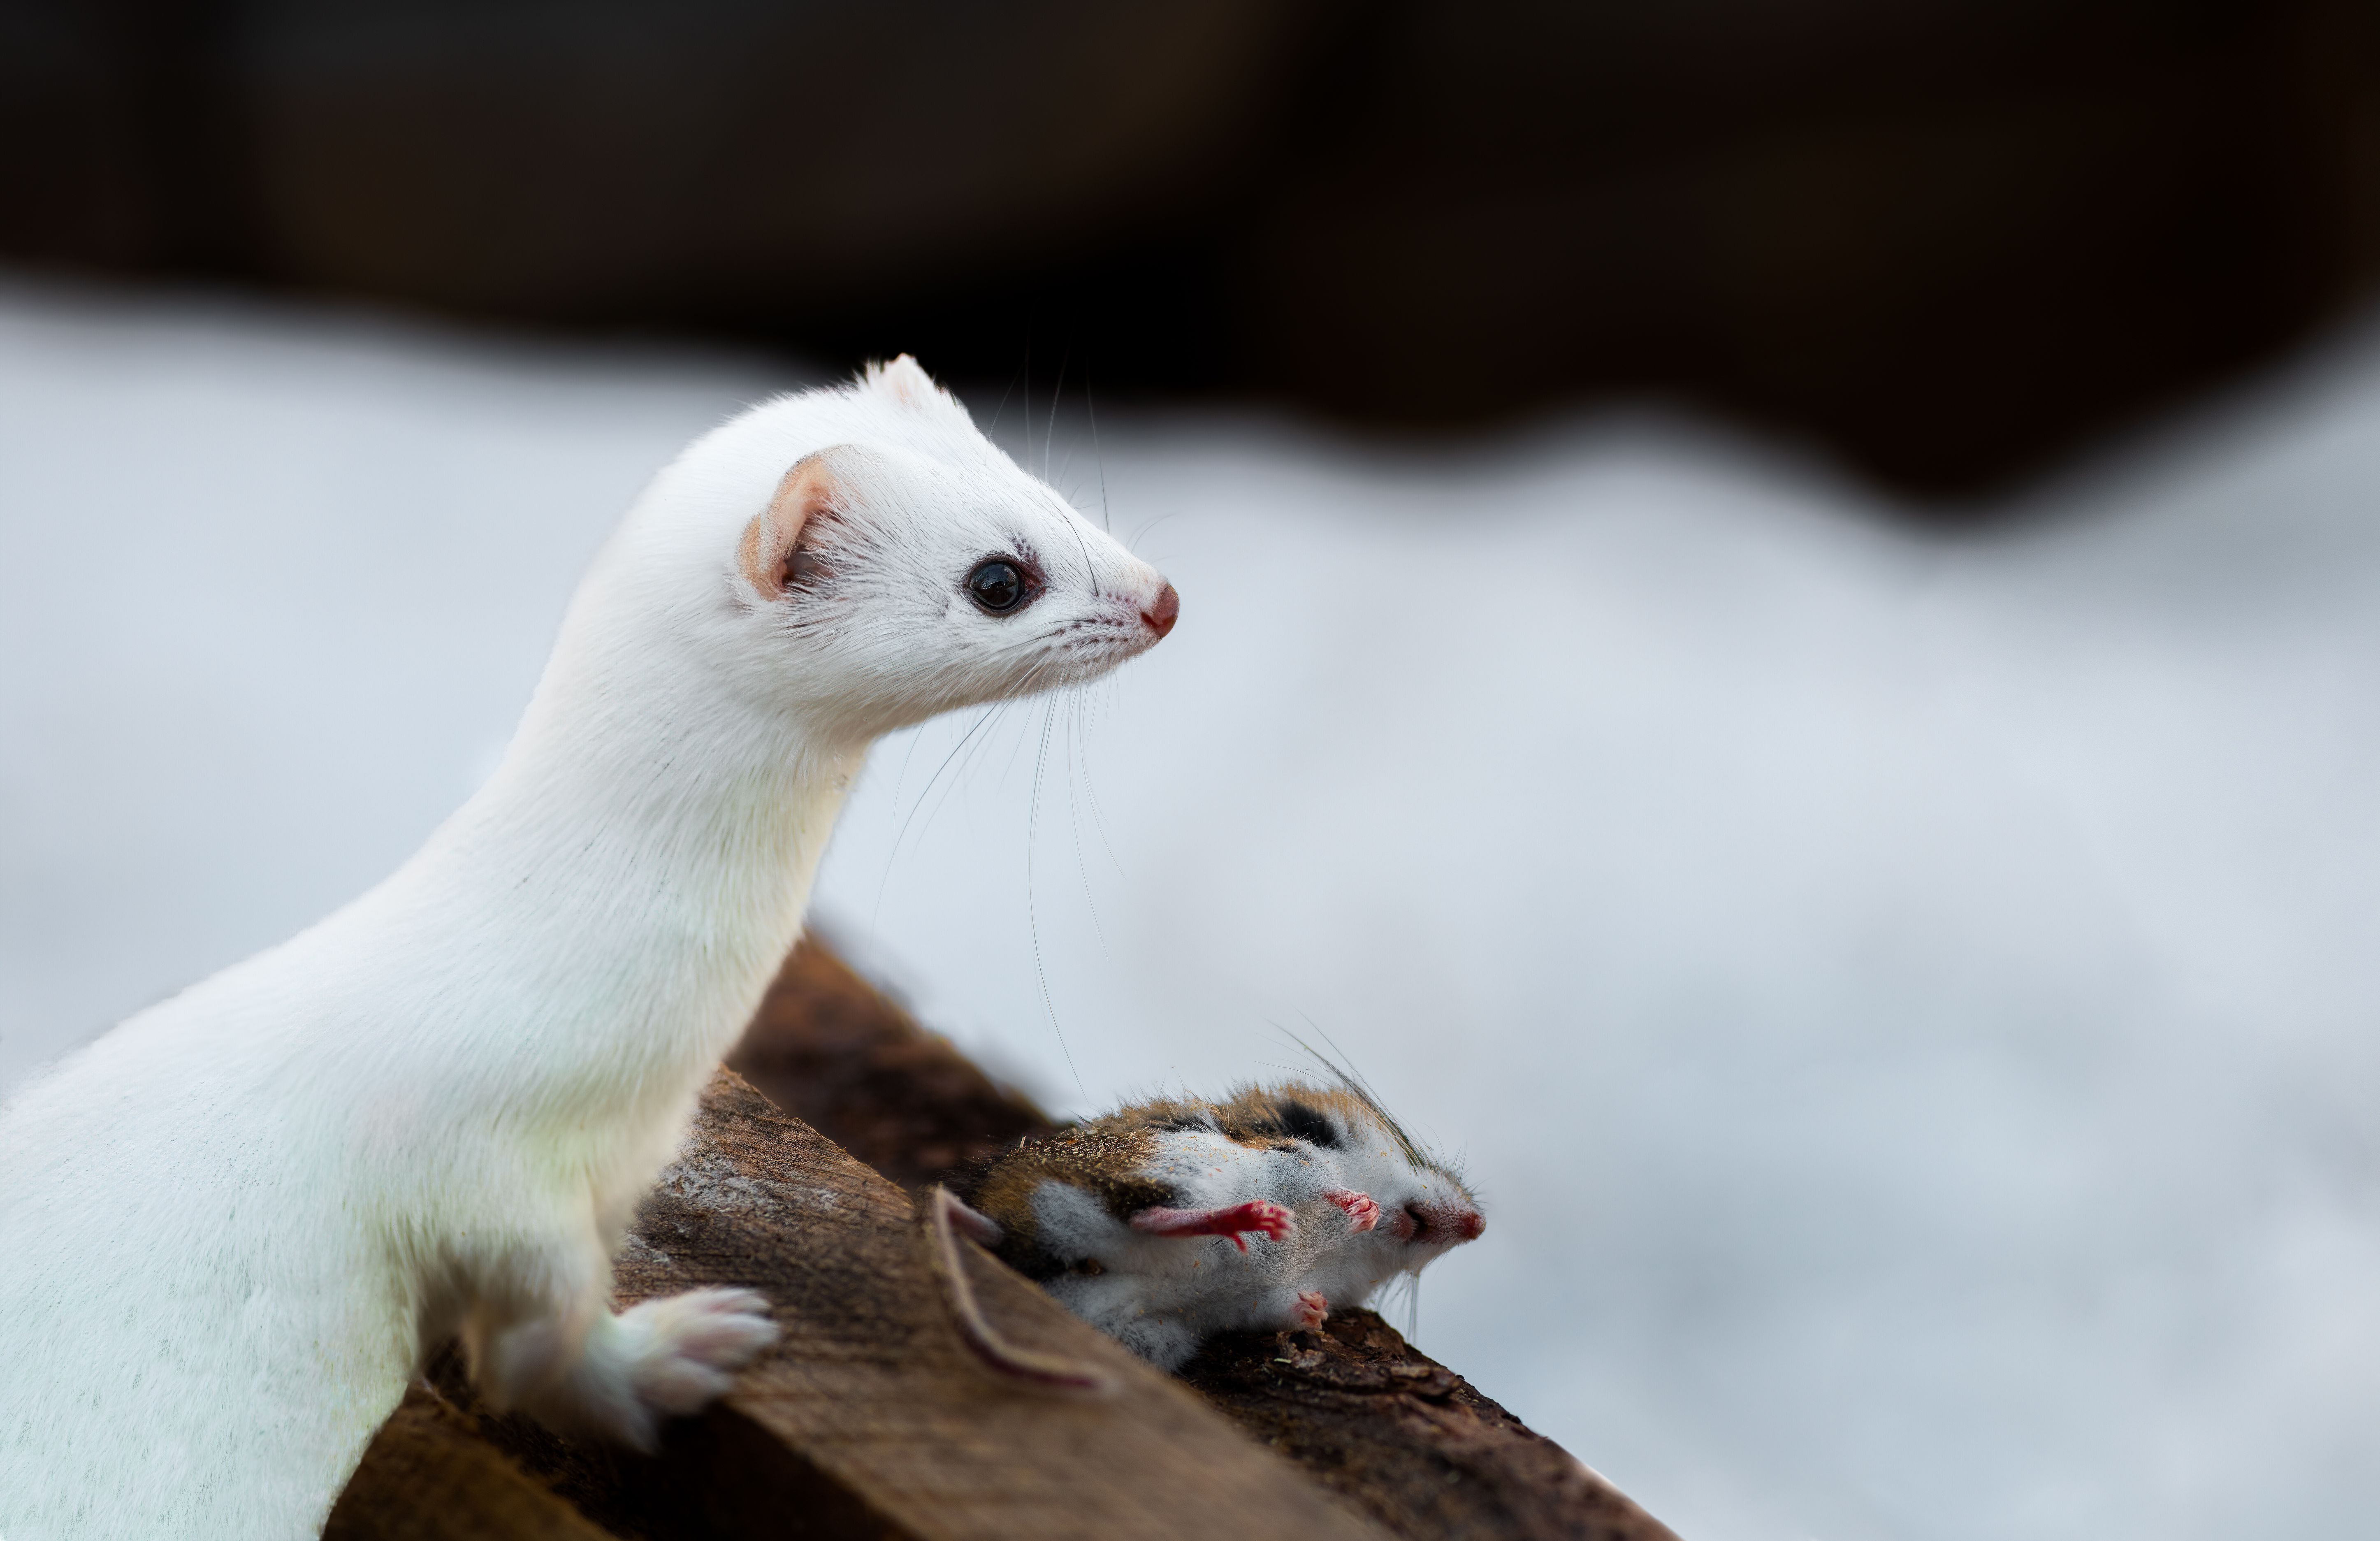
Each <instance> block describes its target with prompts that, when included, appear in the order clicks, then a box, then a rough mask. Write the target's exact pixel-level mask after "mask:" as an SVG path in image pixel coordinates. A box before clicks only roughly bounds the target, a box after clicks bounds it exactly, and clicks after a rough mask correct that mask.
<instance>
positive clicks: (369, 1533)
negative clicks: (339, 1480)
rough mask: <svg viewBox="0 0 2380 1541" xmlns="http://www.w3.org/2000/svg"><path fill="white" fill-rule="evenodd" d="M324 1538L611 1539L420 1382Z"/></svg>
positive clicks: (388, 1426)
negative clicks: (508, 1457) (420, 1384)
mask: <svg viewBox="0 0 2380 1541" xmlns="http://www.w3.org/2000/svg"><path fill="white" fill-rule="evenodd" d="M322 1541H614V1538H613V1535H612V1533H611V1532H609V1531H606V1530H603V1529H601V1527H599V1526H597V1525H594V1524H592V1523H589V1522H588V1521H587V1519H586V1518H585V1517H583V1516H582V1515H581V1514H580V1513H579V1512H578V1511H577V1510H576V1509H574V1508H573V1507H571V1505H570V1504H569V1503H568V1502H566V1501H565V1500H564V1499H561V1498H559V1497H557V1496H556V1495H555V1494H554V1492H553V1489H552V1488H550V1487H548V1486H546V1485H545V1484H544V1483H542V1482H540V1481H539V1480H537V1479H536V1478H534V1477H532V1476H530V1475H529V1474H528V1473H527V1472H525V1471H523V1470H522V1468H521V1467H520V1466H519V1465H518V1464H516V1462H513V1461H511V1460H509V1459H507V1458H506V1457H505V1456H504V1453H503V1452H502V1451H500V1450H497V1449H496V1448H495V1447H494V1446H492V1445H491V1444H489V1443H488V1442H487V1441H486V1440H485V1439H483V1438H480V1430H479V1425H478V1420H476V1419H474V1418H473V1417H471V1416H470V1415H469V1414H466V1413H464V1412H462V1411H461V1410H460V1409H458V1408H456V1407H455V1406H454V1405H452V1404H451V1403H449V1402H448V1401H445V1400H444V1399H443V1398H442V1397H440V1396H438V1395H437V1394H436V1393H435V1392H433V1391H431V1389H429V1388H427V1387H423V1386H417V1387H415V1388H414V1389H412V1390H411V1391H409V1392H407V1394H406V1398H405V1401H404V1403H403V1405H401V1406H400V1407H398V1408H397V1410H396V1413H395V1415H394V1416H393V1417H391V1418H390V1419H389V1421H388V1422H387V1424H386V1425H384V1426H383V1427H382V1429H381V1431H380V1433H379V1435H378V1436H377V1437H375V1438H374V1439H373V1441H372V1446H371V1450H370V1454H369V1455H367V1456H366V1458H365V1460H364V1463H363V1464H362V1466H360V1467H358V1469H357V1472H356V1474H355V1477H354V1480H352V1481H350V1482H349V1483H348V1484H347V1489H346V1492H345V1493H343V1494H341V1495H340V1498H339V1501H338V1503H337V1505H336V1506H335V1507H334V1508H333V1509H332V1511H331V1518H330V1521H329V1523H327V1524H325V1525H324V1526H323V1528H322Z"/></svg>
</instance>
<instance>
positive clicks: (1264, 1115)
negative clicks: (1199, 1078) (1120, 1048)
mask: <svg viewBox="0 0 2380 1541" xmlns="http://www.w3.org/2000/svg"><path fill="white" fill-rule="evenodd" d="M962 1196H963V1197H964V1198H965V1203H966V1214H965V1216H964V1217H962V1224H961V1227H960V1228H961V1229H965V1230H967V1231H969V1232H972V1233H973V1234H974V1236H975V1237H976V1239H977V1240H978V1241H980V1242H982V1243H984V1244H986V1245H988V1246H990V1247H991V1248H992V1249H993V1250H994V1251H995V1252H997V1253H998V1254H999V1255H1000V1256H1001V1257H1002V1259H1004V1260H1005V1261H1007V1262H1008V1263H1009V1264H1010V1265H1012V1266H1013V1267H1014V1268H1017V1269H1018V1270H1019V1271H1021V1272H1023V1273H1024V1274H1025V1275H1026V1277H1028V1278H1031V1279H1034V1280H1038V1281H1039V1282H1040V1284H1041V1285H1042V1287H1043V1288H1044V1289H1046V1290H1048V1291H1049V1292H1050V1293H1051V1294H1052V1295H1054V1296H1056V1297H1057V1299H1058V1300H1059V1302H1060V1303H1061V1304H1064V1305H1065V1306H1066V1307H1067V1309H1069V1310H1071V1311H1073V1312H1074V1313H1075V1315H1076V1316H1078V1317H1082V1318H1083V1319H1084V1320H1086V1321H1087V1322H1089V1323H1090V1324H1091V1325H1092V1326H1094V1327H1097V1328H1099V1329H1101V1330H1103V1331H1105V1332H1107V1333H1109V1334H1110V1335H1111V1336H1113V1337H1114V1338H1116V1339H1118V1340H1119V1341H1122V1342H1123V1344H1124V1346H1125V1347H1127V1348H1129V1349H1131V1350H1132V1351H1133V1352H1134V1353H1137V1354H1139V1355H1140V1356H1141V1357H1142V1358H1144V1359H1147V1360H1148V1361H1149V1362H1150V1363H1152V1364H1154V1365H1157V1366H1158V1367H1159V1368H1160V1369H1169V1370H1170V1369H1173V1368H1176V1367H1177V1366H1179V1365H1181V1364H1182V1363H1183V1361H1184V1360H1186V1359H1188V1358H1189V1357H1190V1356H1191V1355H1192V1354H1193V1353H1196V1352H1197V1348H1198V1345H1199V1344H1200V1343H1201V1342H1203V1341H1206V1339H1207V1338H1208V1337H1209V1336H1211V1335H1213V1334H1215V1333H1218V1332H1227V1331H1235V1330H1261V1331H1271V1330H1276V1329H1285V1328H1301V1327H1305V1328H1310V1327H1318V1326H1319V1325H1321V1323H1322V1321H1323V1320H1324V1318H1325V1317H1328V1316H1329V1314H1330V1311H1331V1309H1332V1308H1333V1307H1334V1306H1353V1305H1360V1304H1364V1303H1365V1302H1366V1300H1368V1299H1370V1298H1371V1296H1372V1294H1373V1293H1374V1292H1376V1291H1378V1289H1379V1288H1380V1286H1382V1285H1383V1284H1386V1283H1388V1282H1389V1281H1390V1280H1392V1279H1394V1278H1396V1277H1397V1276H1398V1275H1400V1274H1410V1273H1417V1272H1419V1271H1420V1270H1421V1268H1423V1267H1424V1266H1425V1265H1427V1264H1428V1263H1429V1262H1430V1261H1431V1260H1432V1259H1434V1258H1436V1257H1438V1256H1439V1255H1441V1254H1442V1253H1444V1252H1445V1251H1446V1250H1447V1249H1448V1248H1449V1247H1452V1246H1456V1245H1459V1244H1462V1243H1463V1242H1468V1241H1471V1240H1474V1239H1475V1238H1476V1237H1477V1236H1478V1235H1479V1234H1480V1232H1482V1231H1483V1230H1484V1229H1485V1228H1486V1224H1487V1222H1486V1220H1485V1219H1484V1218H1483V1217H1482V1215H1481V1213H1480V1207H1479V1204H1478V1202H1477V1200H1475V1198H1474V1197H1473V1196H1472V1195H1471V1193H1470V1191H1469V1190H1468V1189H1466V1188H1465V1187H1464V1186H1463V1183H1462V1181H1461V1180H1460V1179H1459V1178H1458V1177H1457V1176H1456V1175H1455V1174H1454V1173H1453V1172H1452V1171H1450V1170H1449V1169H1448V1168H1447V1167H1446V1166H1445V1165H1444V1164H1443V1163H1442V1162H1439V1161H1438V1160H1436V1159H1432V1158H1431V1157H1429V1156H1428V1155H1427V1154H1426V1153H1425V1152H1423V1151H1422V1150H1421V1148H1420V1147H1417V1146H1416V1145H1415V1144H1414V1142H1413V1141H1412V1140H1410V1139H1408V1138H1407V1137H1406V1136H1405V1135H1404V1133H1403V1130H1401V1129H1400V1128H1399V1127H1398V1126H1397V1123H1396V1122H1395V1120H1393V1119H1391V1118H1390V1117H1389V1116H1388V1115H1387V1114H1386V1113H1385V1112H1383V1111H1382V1110H1380V1108H1379V1106H1378V1103H1376V1102H1375V1101H1373V1100H1372V1098H1370V1097H1368V1096H1367V1095H1366V1094H1365V1093H1364V1092H1363V1091H1362V1090H1360V1089H1359V1088H1358V1087H1356V1086H1308V1085H1303V1084H1298V1083H1290V1084H1287V1085H1283V1086H1270V1087H1251V1088H1248V1089H1246V1090H1244V1091H1242V1092H1240V1093H1239V1094H1238V1095H1236V1096H1234V1097H1231V1098H1226V1099H1224V1100H1222V1101H1218V1102H1208V1101H1200V1100H1195V1099H1160V1100H1157V1101H1152V1102H1143V1103H1137V1104H1135V1105H1132V1106H1129V1107H1125V1108H1122V1109H1119V1110H1116V1111H1115V1112H1113V1113H1111V1114H1109V1115H1107V1116H1106V1117H1104V1118H1099V1119H1094V1120H1092V1121H1090V1122H1087V1123H1084V1124H1080V1125H1077V1126H1076V1127H1075V1128H1073V1129H1069V1130H1066V1131H1063V1132H1062V1133H1060V1134H1057V1135H1050V1136H1047V1137H1045V1138H1041V1139H1034V1140H1027V1141H1026V1142H1024V1143H1022V1144H1021V1145H1019V1146H1018V1147H1016V1148H1015V1149H1014V1150H1012V1151H1009V1152H1008V1153H1006V1154H1005V1155H1002V1156H1001V1157H999V1158H997V1159H994V1160H993V1161H991V1162H990V1163H988V1164H987V1165H986V1167H985V1168H984V1170H983V1171H981V1172H980V1173H978V1174H977V1176H976V1178H975V1180H974V1181H973V1182H971V1183H966V1184H965V1186H964V1193H963V1195H962ZM978 1336H980V1335H978ZM970 1341H971V1342H973V1341H975V1340H974V1339H970ZM977 1352H978V1353H984V1354H985V1356H986V1357H987V1358H988V1359H990V1360H992V1361H994V1363H993V1367H994V1368H995V1369H998V1368H1000V1367H1001V1366H1000V1365H999V1364H998V1363H997V1360H998V1358H999V1355H1000V1354H1001V1353H1002V1352H1003V1351H1002V1349H1001V1348H1000V1346H999V1344H998V1341H997V1340H996V1338H995V1339H993V1340H991V1346H990V1348H989V1350H987V1349H985V1348H981V1347H978V1349H977ZM1032 1369H1033V1367H1032V1366H1031V1365H1026V1366H1025V1370H1026V1375H1027V1376H1028V1377H1029V1375H1030V1374H1031V1373H1032Z"/></svg>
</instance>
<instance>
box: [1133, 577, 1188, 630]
mask: <svg viewBox="0 0 2380 1541" xmlns="http://www.w3.org/2000/svg"><path fill="white" fill-rule="evenodd" d="M1181 613H1182V596H1181V595H1179V594H1177V593H1175V592H1174V591H1173V585H1172V584H1170V583H1169V584H1167V585H1166V586H1165V587H1164V588H1160V589H1159V590H1158V591H1157V599H1156V601H1155V602H1153V603H1151V604H1150V605H1149V607H1148V608H1147V610H1144V611H1142V612H1141V613H1140V618H1141V620H1142V621H1143V622H1145V623H1146V624H1147V626H1148V629H1149V630H1151V631H1153V632H1155V633H1156V634H1157V635H1158V636H1159V637H1164V635H1165V634H1166V633H1167V632H1169V631H1172V629H1173V618H1174V617H1175V616H1177V615H1179V614H1181Z"/></svg>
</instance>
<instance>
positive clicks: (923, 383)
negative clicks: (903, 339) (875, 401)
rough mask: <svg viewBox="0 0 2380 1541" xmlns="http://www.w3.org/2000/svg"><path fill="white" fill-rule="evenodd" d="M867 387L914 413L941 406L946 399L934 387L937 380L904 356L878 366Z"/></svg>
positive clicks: (913, 360) (936, 386) (915, 361)
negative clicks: (874, 389)
mask: <svg viewBox="0 0 2380 1541" xmlns="http://www.w3.org/2000/svg"><path fill="white" fill-rule="evenodd" d="M868 383H869V384H871V385H873V386H875V387H876V389H877V390H879V391H880V392H882V393H883V394H885V395H887V396H890V397H891V398H892V400H893V401H895V402H897V403H899V404H900V405H901V406H905V407H908V408H909V409H910V410H912V411H919V412H922V411H924V410H926V409H927V408H929V407H933V406H940V405H941V403H942V401H943V399H944V398H943V395H942V388H941V386H939V385H937V384H935V383H934V377H933V376H932V375H929V374H928V373H927V372H926V371H925V370H923V369H922V368H920V367H919V366H918V363H917V360H916V359H915V358H911V357H910V356H909V355H907V354H903V355H901V357H900V358H895V359H893V360H892V362H891V363H889V364H879V365H877V366H876V367H875V368H874V369H873V370H869V371H868Z"/></svg>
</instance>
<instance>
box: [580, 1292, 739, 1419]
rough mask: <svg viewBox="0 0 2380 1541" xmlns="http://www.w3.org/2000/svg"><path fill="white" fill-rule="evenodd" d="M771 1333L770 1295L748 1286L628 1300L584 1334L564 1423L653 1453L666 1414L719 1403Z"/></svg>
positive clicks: (678, 1415)
mask: <svg viewBox="0 0 2380 1541" xmlns="http://www.w3.org/2000/svg"><path fill="white" fill-rule="evenodd" d="M776 1338H777V1324H776V1323H774V1322H772V1321H771V1320H770V1319H769V1303H768V1301H767V1300H766V1299H764V1298H763V1297H762V1296H760V1295H759V1294H758V1293H756V1292H753V1291H750V1290H694V1291H691V1292H687V1293H686V1294H682V1295H664V1296H662V1298H660V1299H658V1300H649V1301H646V1302H645V1303H643V1304H640V1305H634V1306H631V1307H629V1308H628V1309H627V1310H625V1311H623V1312H621V1313H620V1314H619V1315H618V1316H617V1317H607V1318H605V1322H604V1325H603V1326H601V1327H600V1328H599V1329H597V1330H596V1331H594V1332H593V1333H590V1334H589V1337H588V1341H587V1350H586V1358H585V1360H584V1362H583V1364H582V1365H581V1366H580V1370H579V1373H577V1374H576V1375H574V1376H572V1377H571V1381H572V1383H573V1384H572V1387H571V1389H572V1390H574V1391H576V1392H577V1393H578V1397H577V1401H578V1406H577V1408H576V1409H574V1410H573V1411H574V1412H575V1414H577V1415H576V1417H573V1418H570V1419H568V1420H567V1421H569V1422H577V1423H583V1424H589V1425H592V1426H594V1427H595V1429H596V1430H597V1431H598V1432H601V1433H602V1434H606V1435H608V1436H610V1437H611V1438H614V1439H617V1440H618V1441H620V1442H621V1443H622V1444H625V1445H630V1446H633V1447H635V1448H636V1449H637V1450H645V1451H647V1452H650V1451H651V1450H654V1449H655V1448H656V1446H657V1445H658V1443H659V1439H660V1434H661V1421H662V1419H663V1418H674V1417H682V1416H684V1415H685V1414H688V1413H696V1412H699V1411H701V1410H702V1408H704V1407H705V1406H707V1405H709V1404H710V1402H712V1401H717V1400H718V1398H719V1397H720V1396H722V1394H724V1393H725V1391H726V1390H727V1389H728V1388H729V1387H730V1386H732V1385H734V1384H735V1372H736V1371H737V1370H740V1369H742V1368H743V1367H744V1366H745V1365H748V1364H750V1363H751V1362H752V1360H753V1359H754V1358H755V1357H756V1356H757V1355H758V1354H759V1352H760V1351H761V1350H762V1349H764V1348H767V1347H768V1346H769V1345H770V1344H771V1343H772V1342H774V1341H776Z"/></svg>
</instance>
